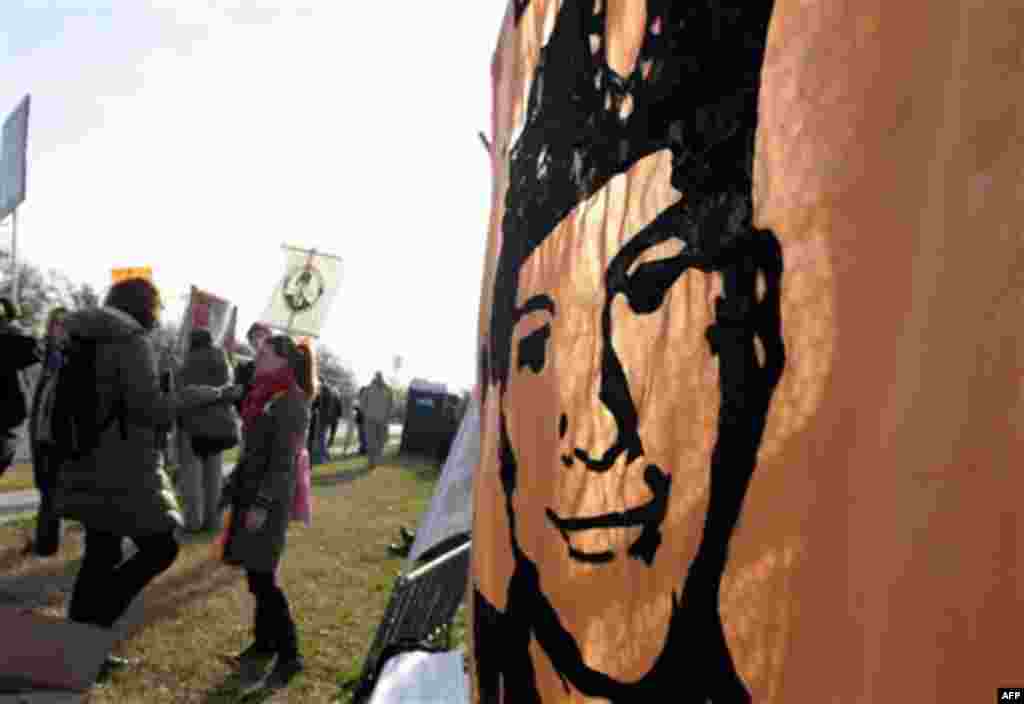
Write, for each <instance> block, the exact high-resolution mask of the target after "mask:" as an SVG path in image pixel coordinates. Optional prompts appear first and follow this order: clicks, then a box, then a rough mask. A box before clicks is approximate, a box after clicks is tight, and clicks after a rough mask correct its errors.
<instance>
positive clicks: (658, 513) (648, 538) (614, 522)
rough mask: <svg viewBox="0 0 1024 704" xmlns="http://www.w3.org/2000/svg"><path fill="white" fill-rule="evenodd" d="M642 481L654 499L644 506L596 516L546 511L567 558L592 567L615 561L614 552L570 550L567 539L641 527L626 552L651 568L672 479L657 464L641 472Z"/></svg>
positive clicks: (658, 541)
mask: <svg viewBox="0 0 1024 704" xmlns="http://www.w3.org/2000/svg"><path fill="white" fill-rule="evenodd" d="M644 482H645V483H646V484H647V486H648V488H649V489H650V490H651V492H652V493H653V494H654V496H653V497H652V498H651V500H650V501H647V502H646V503H644V504H643V505H641V506H636V507H634V508H630V509H626V510H625V511H617V512H614V513H605V514H601V515H599V516H587V517H578V516H576V517H569V518H563V517H561V516H559V515H558V514H556V513H555V512H554V511H552V510H551V509H550V508H548V509H547V511H546V513H547V517H548V520H549V521H551V523H552V524H553V525H554V526H555V528H557V529H558V532H559V533H561V535H562V539H563V540H564V541H565V544H566V545H567V546H568V548H569V557H571V558H572V559H574V560H578V561H580V562H589V563H593V564H605V563H608V562H611V561H612V560H614V559H615V552H614V551H612V550H603V551H601V552H586V551H583V550H577V549H576V548H575V547H573V544H572V542H571V541H570V536H571V535H572V534H573V533H578V532H580V531H585V530H600V529H607V528H629V527H630V526H643V531H642V532H641V533H640V537H639V538H637V539H636V540H635V541H633V543H632V544H631V545H630V546H629V550H628V551H627V552H628V554H629V556H630V557H635V558H639V559H641V560H643V561H644V562H645V563H646V564H647V565H648V566H650V564H651V563H652V562H653V561H654V555H655V553H656V552H657V550H658V546H659V545H661V530H660V528H661V523H662V521H664V520H665V514H666V513H667V511H668V496H669V491H670V489H671V482H672V477H671V476H669V475H668V474H666V473H665V472H663V471H661V469H659V468H658V467H657V466H656V465H653V464H650V465H647V468H646V469H645V470H644Z"/></svg>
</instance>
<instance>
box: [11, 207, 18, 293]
mask: <svg viewBox="0 0 1024 704" xmlns="http://www.w3.org/2000/svg"><path fill="white" fill-rule="evenodd" d="M11 218H12V220H11V301H13V302H14V305H15V306H17V305H18V209H17V208H15V209H14V211H13V212H12V213H11Z"/></svg>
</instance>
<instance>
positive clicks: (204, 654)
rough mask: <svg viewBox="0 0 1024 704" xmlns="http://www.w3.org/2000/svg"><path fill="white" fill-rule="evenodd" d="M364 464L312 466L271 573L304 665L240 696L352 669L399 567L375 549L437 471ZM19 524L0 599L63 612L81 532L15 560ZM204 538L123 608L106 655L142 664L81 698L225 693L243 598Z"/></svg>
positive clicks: (402, 521)
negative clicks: (308, 498)
mask: <svg viewBox="0 0 1024 704" xmlns="http://www.w3.org/2000/svg"><path fill="white" fill-rule="evenodd" d="M365 465H366V460H365V458H355V459H350V460H347V461H345V462H339V463H333V464H331V465H324V466H320V467H316V468H315V469H316V473H315V478H314V481H315V484H316V486H315V488H314V494H315V504H314V511H315V513H314V519H313V525H312V526H311V527H309V528H305V527H303V526H301V525H298V526H294V527H293V528H292V530H291V532H290V533H289V542H288V548H287V551H286V553H285V558H284V563H283V565H282V569H281V572H280V578H281V582H282V584H283V588H284V590H285V593H286V594H287V595H288V598H289V601H290V602H291V604H292V609H293V615H294V617H295V620H296V623H297V624H298V629H299V637H300V640H301V647H302V651H303V655H304V656H305V658H306V671H305V673H303V675H301V676H300V677H299V678H297V679H296V680H295V681H294V682H293V684H292V686H291V687H290V688H289V689H288V690H287V691H285V692H281V693H278V694H277V695H276V696H275V697H273V698H272V699H267V698H262V699H261V698H260V696H259V695H257V696H256V697H255V698H249V699H247V700H246V701H257V702H258V701H274V702H278V701H295V702H332V701H336V700H337V698H338V696H339V684H340V682H341V681H342V680H344V679H345V678H346V677H347V676H351V675H353V674H358V672H359V668H360V666H361V664H362V660H363V657H364V656H365V654H366V650H367V648H368V647H369V644H370V641H371V639H372V637H373V634H374V632H375V630H376V627H377V624H378V623H379V621H380V618H381V616H382V615H383V613H384V608H385V606H386V604H387V600H388V597H389V596H390V592H391V586H392V583H393V581H394V577H395V575H396V574H397V573H398V571H399V570H400V569H401V567H402V563H403V561H402V560H401V559H399V558H394V557H391V556H390V555H389V554H388V552H387V549H386V547H387V545H388V544H389V543H390V542H392V541H394V540H395V537H396V534H397V531H398V527H399V526H400V525H409V526H414V525H415V524H416V521H417V519H418V517H419V516H420V514H421V512H422V511H423V510H424V509H425V508H426V505H427V503H428V501H429V499H430V495H431V492H432V489H433V484H434V481H435V480H436V478H437V472H438V469H437V466H436V465H434V464H429V463H427V462H426V461H419V460H415V459H409V458H394V457H392V458H388V460H387V463H386V464H383V465H381V466H379V467H378V468H377V469H376V470H374V471H373V472H369V473H367V472H366V471H365ZM31 527H32V524H31V523H30V522H25V521H21V522H19V523H16V524H13V525H8V526H3V527H0V572H2V573H3V577H0V601H3V600H4V599H5V597H6V600H8V601H10V600H18V601H19V602H20V603H24V604H26V605H27V606H29V605H30V606H31V607H32V608H35V609H38V610H40V611H46V612H49V613H53V614H58V615H59V614H63V613H64V609H65V608H66V600H67V596H68V594H69V591H70V586H71V584H72V581H73V579H74V575H75V574H76V572H77V569H78V558H79V557H80V556H81V532H80V530H77V529H76V527H72V528H71V529H69V531H68V533H67V538H66V539H65V541H64V544H63V546H62V549H61V552H60V553H59V554H58V555H57V556H55V557H53V558H49V559H43V560H40V559H35V560H27V559H24V558H22V557H21V556H20V555H19V554H18V551H19V549H20V548H21V547H22V546H23V545H24V541H25V539H26V538H27V535H28V533H29V531H30V529H31ZM212 541H213V536H212V535H207V536H201V537H199V538H194V539H191V540H189V541H187V542H186V543H185V544H184V545H183V546H182V551H181V554H180V556H179V558H178V560H177V562H175V564H174V566H173V567H172V568H171V569H170V570H169V571H168V572H167V573H166V574H164V575H163V576H161V577H160V578H159V579H158V580H156V581H155V582H154V583H153V584H151V585H150V587H149V588H147V590H146V591H145V592H144V593H143V596H142V598H140V599H139V600H136V602H135V603H134V604H133V605H132V607H131V609H129V611H128V613H127V614H126V615H125V618H124V619H123V621H122V624H121V626H120V627H121V628H122V630H123V631H124V635H125V637H124V639H123V640H122V642H121V643H120V645H119V646H117V648H116V649H115V652H116V653H117V654H120V655H126V656H129V657H141V658H144V662H143V664H142V665H141V666H140V667H138V668H137V669H133V670H129V671H126V672H122V673H118V674H115V675H114V677H113V678H112V679H111V681H110V682H109V683H108V684H105V685H99V686H96V687H94V688H93V690H92V692H91V693H90V694H89V696H88V698H87V701H88V702H90V704H107V703H113V702H118V703H121V702H146V704H161V703H164V702H166V703H171V702H174V703H175V704H177V703H179V702H202V703H207V702H209V703H217V702H230V701H237V695H236V691H235V684H236V679H235V677H234V676H233V669H232V668H231V666H230V665H229V664H228V663H227V662H226V661H225V660H224V659H223V656H224V655H225V654H228V653H233V652H237V651H239V650H240V649H241V648H243V647H244V646H246V645H247V644H248V643H249V640H250V635H251V627H252V598H251V596H250V594H249V593H248V590H247V588H246V585H245V580H244V576H243V573H242V572H241V571H239V570H237V569H233V568H229V567H226V566H224V565H222V564H220V563H219V562H216V561H215V560H213V559H211V547H212Z"/></svg>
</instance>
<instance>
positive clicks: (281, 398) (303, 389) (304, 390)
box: [224, 335, 317, 695]
mask: <svg viewBox="0 0 1024 704" xmlns="http://www.w3.org/2000/svg"><path fill="white" fill-rule="evenodd" d="M315 368H316V362H315V357H314V354H313V352H312V350H311V349H310V348H309V346H308V344H305V343H304V344H301V345H296V344H295V343H294V342H293V341H292V339H291V338H290V337H288V336H287V335H275V336H274V337H271V338H270V339H269V340H267V342H266V343H265V344H264V345H263V346H262V347H261V348H260V351H259V354H258V355H257V357H256V370H255V372H256V373H255V377H254V384H253V386H252V388H251V390H250V392H249V395H248V396H246V399H245V403H244V405H243V407H242V422H243V434H244V437H245V441H244V443H243V446H244V448H245V450H244V453H243V455H242V458H241V459H240V460H239V464H238V467H237V468H236V470H235V473H234V475H233V480H232V483H231V487H230V488H229V492H228V495H229V501H230V505H231V520H230V523H229V524H228V531H227V540H226V541H225V545H224V561H225V562H226V563H227V564H230V565H237V566H241V567H243V568H244V569H245V572H246V579H247V580H248V583H249V591H250V592H252V594H253V597H254V598H255V601H256V605H255V607H256V608H255V617H254V630H255V633H254V636H255V639H254V642H253V643H252V645H250V646H249V647H248V648H246V649H245V650H244V651H243V652H242V653H241V654H240V655H239V656H238V662H239V665H240V670H241V673H240V674H241V680H242V685H241V689H242V694H243V695H244V694H246V693H248V692H251V691H254V690H256V689H258V688H260V687H261V686H264V685H266V686H267V687H269V688H277V687H283V686H285V685H287V684H288V682H289V681H290V680H291V678H292V677H294V676H295V675H296V674H297V673H298V672H300V671H301V670H302V669H303V660H302V657H301V655H300V653H299V642H298V635H297V633H296V628H295V622H294V620H293V619H292V616H291V611H290V607H289V605H288V600H287V598H286V597H285V595H284V592H283V591H281V587H280V586H279V585H278V583H277V576H276V574H277V569H278V566H279V565H280V562H281V558H282V555H283V554H284V549H285V538H286V535H287V530H288V522H289V519H290V517H291V510H292V505H293V502H294V500H295V492H296V484H297V472H296V467H297V457H298V455H299V452H300V451H301V449H302V448H303V446H304V444H305V440H306V434H307V429H308V428H309V418H310V415H311V411H310V406H311V403H312V399H313V398H314V397H315V395H316V392H317V388H316V387H317V376H316V369H315ZM275 657H276V664H275V665H274V668H273V670H272V671H271V672H270V673H269V675H268V674H267V669H268V668H269V667H270V664H271V662H272V661H273V660H274V659H275Z"/></svg>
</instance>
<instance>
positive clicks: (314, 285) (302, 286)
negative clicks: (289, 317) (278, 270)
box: [281, 265, 326, 313]
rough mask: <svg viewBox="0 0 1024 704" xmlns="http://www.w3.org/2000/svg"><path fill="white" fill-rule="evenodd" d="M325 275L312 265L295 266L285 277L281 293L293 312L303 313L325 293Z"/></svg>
mask: <svg viewBox="0 0 1024 704" xmlns="http://www.w3.org/2000/svg"><path fill="white" fill-rule="evenodd" d="M325 290H326V285H325V284H324V277H323V275H322V274H321V273H320V272H319V270H317V269H316V268H314V267H313V266H310V265H305V266H301V267H295V268H294V269H291V270H290V271H289V272H288V273H287V274H286V275H285V277H284V284H283V285H282V287H281V294H282V296H283V297H284V302H285V305H287V306H288V309H289V310H291V311H292V312H293V313H302V312H305V311H307V310H309V309H310V308H312V307H313V306H315V305H316V304H317V302H318V301H319V300H320V298H321V297H323V295H324V291H325Z"/></svg>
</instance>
